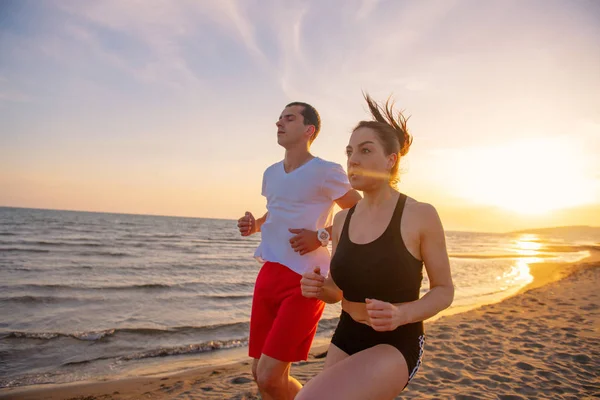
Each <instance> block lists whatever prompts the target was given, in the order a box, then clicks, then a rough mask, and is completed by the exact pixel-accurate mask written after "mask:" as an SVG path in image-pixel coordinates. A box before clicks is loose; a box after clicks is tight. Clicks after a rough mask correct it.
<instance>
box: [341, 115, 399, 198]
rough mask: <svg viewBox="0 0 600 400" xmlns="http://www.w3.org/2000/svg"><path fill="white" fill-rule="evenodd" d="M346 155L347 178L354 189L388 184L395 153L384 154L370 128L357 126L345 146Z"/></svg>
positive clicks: (367, 189)
mask: <svg viewBox="0 0 600 400" xmlns="http://www.w3.org/2000/svg"><path fill="white" fill-rule="evenodd" d="M346 155H347V156H348V179H349V180H350V184H351V185H352V187H353V188H354V189H356V190H362V191H365V190H366V191H369V190H373V189H374V188H376V187H378V186H380V185H382V184H386V185H388V184H389V179H390V170H391V169H392V167H393V166H394V163H395V162H396V159H397V157H398V156H397V154H395V153H392V154H390V155H386V154H385V150H384V148H383V145H382V144H381V141H380V139H379V137H378V136H377V133H376V132H375V131H374V130H373V129H371V128H366V127H362V128H358V129H356V130H355V131H354V132H352V135H351V136H350V142H349V143H348V146H346Z"/></svg>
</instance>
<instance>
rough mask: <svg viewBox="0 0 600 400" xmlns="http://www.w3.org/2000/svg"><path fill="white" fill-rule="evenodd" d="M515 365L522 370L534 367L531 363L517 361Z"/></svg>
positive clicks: (530, 369)
mask: <svg viewBox="0 0 600 400" xmlns="http://www.w3.org/2000/svg"><path fill="white" fill-rule="evenodd" d="M516 365H517V368H520V369H522V370H524V371H533V370H534V369H535V367H534V366H533V365H531V364H527V363H526V362H518V363H517V364H516Z"/></svg>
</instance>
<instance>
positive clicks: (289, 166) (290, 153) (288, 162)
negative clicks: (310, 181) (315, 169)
mask: <svg viewBox="0 0 600 400" xmlns="http://www.w3.org/2000/svg"><path fill="white" fill-rule="evenodd" d="M313 158H315V156H313V155H312V154H310V151H309V150H308V149H307V148H303V147H302V148H292V149H286V151H285V158H284V159H283V167H284V169H285V172H287V173H290V172H292V171H293V170H295V169H298V168H300V167H301V166H303V165H304V164H306V163H307V162H309V161H310V160H312V159H313Z"/></svg>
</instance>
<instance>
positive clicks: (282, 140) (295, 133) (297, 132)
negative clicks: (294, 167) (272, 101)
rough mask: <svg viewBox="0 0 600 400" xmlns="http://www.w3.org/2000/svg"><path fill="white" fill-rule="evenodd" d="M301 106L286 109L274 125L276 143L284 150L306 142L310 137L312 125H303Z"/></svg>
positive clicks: (302, 108)
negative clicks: (275, 127)
mask: <svg viewBox="0 0 600 400" xmlns="http://www.w3.org/2000/svg"><path fill="white" fill-rule="evenodd" d="M303 110H304V107H303V106H290V107H286V108H285V109H284V110H283V111H282V112H281V115H280V116H279V120H278V121H277V122H276V123H275V125H276V126H277V143H279V145H280V146H282V147H284V148H288V147H291V146H293V145H296V144H298V143H301V142H308V140H309V139H310V136H311V135H312V131H313V129H314V128H313V127H312V125H304V117H303V116H302V114H301V113H302V111H303Z"/></svg>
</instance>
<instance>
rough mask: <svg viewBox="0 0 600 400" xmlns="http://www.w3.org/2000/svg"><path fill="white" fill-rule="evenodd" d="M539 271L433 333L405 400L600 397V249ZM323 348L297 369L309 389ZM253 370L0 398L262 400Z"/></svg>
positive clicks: (435, 326)
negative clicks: (512, 292) (528, 281)
mask: <svg viewBox="0 0 600 400" xmlns="http://www.w3.org/2000/svg"><path fill="white" fill-rule="evenodd" d="M590 252H591V253H592V256H591V257H589V258H588V259H586V260H583V261H581V262H578V263H576V264H550V263H542V264H533V265H532V266H531V273H532V275H533V276H534V281H533V283H532V284H530V285H529V286H528V287H526V288H525V289H523V290H522V291H521V292H520V293H519V294H517V295H515V296H513V297H511V298H508V299H506V300H504V301H502V302H500V303H496V304H489V305H484V306H482V307H480V308H477V309H475V310H471V311H468V312H464V313H460V314H454V315H450V316H445V317H442V318H439V319H437V320H435V321H434V322H432V323H428V324H427V325H426V335H427V339H426V349H425V355H424V360H423V365H422V367H421V369H420V370H419V372H418V373H417V375H416V377H415V379H414V380H413V381H412V382H411V383H410V385H409V386H408V388H407V389H406V390H405V391H404V392H403V393H402V395H401V396H400V397H399V398H414V399H417V398H418V399H450V398H453V399H545V398H548V399H587V398H589V399H591V398H600V345H599V343H600V340H599V339H600V293H599V292H598V287H599V283H600V268H599V267H600V251H598V248H597V247H596V248H590ZM325 350H326V346H317V347H315V348H313V349H312V352H311V356H310V359H309V360H308V361H306V362H301V363H297V364H295V365H294V366H293V367H292V371H293V374H294V376H296V377H297V378H298V379H299V380H300V381H302V382H306V381H307V380H309V379H310V378H311V377H312V376H314V375H315V374H317V373H318V372H319V371H320V370H321V369H322V367H323V353H324V351H325ZM259 398H260V396H259V395H258V392H257V389H256V387H255V384H254V382H253V381H252V379H251V374H250V362H249V361H247V362H241V363H236V364H231V365H227V366H222V367H218V368H200V369H193V370H188V371H185V372H180V373H176V374H171V375H167V376H160V375H158V376H152V377H143V378H127V379H119V380H110V381H101V382H78V383H72V384H62V385H36V386H28V387H17V388H8V389H2V390H0V399H32V400H33V399H36V400H38V399H72V400H75V399H77V400H94V399H259Z"/></svg>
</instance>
